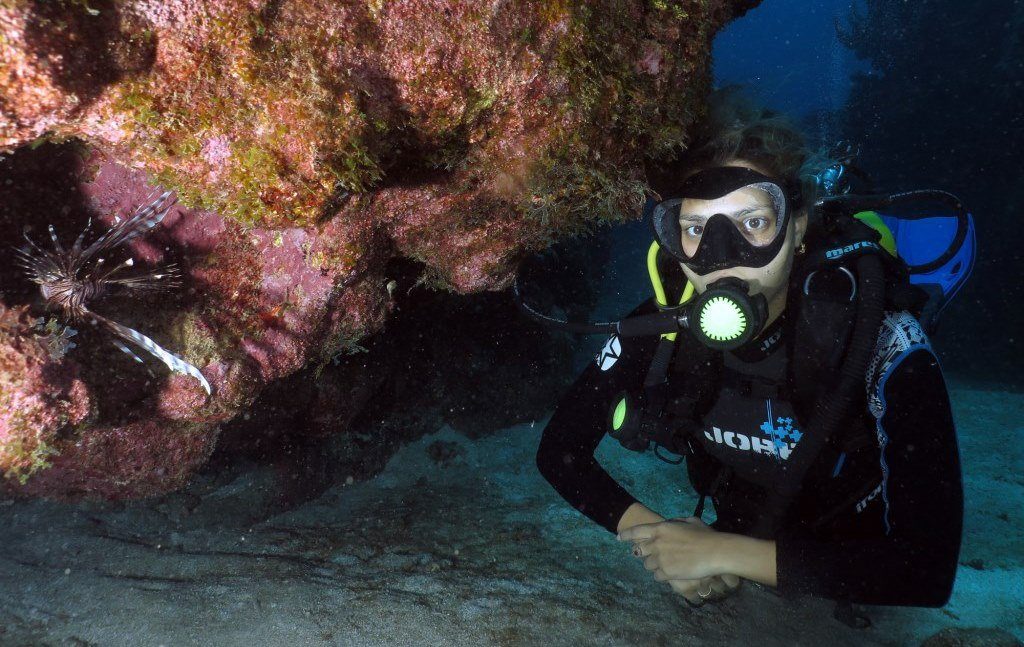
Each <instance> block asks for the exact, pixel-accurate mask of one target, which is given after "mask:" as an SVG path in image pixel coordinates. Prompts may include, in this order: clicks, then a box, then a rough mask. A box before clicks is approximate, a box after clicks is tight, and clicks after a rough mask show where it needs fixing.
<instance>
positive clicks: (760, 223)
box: [743, 216, 769, 231]
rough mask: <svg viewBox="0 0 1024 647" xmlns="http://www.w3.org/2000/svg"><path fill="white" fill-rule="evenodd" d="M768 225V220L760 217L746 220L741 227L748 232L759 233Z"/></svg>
mask: <svg viewBox="0 0 1024 647" xmlns="http://www.w3.org/2000/svg"><path fill="white" fill-rule="evenodd" d="M768 224H769V223H768V219H767V218H763V217H761V216H755V217H753V218H747V219H746V220H744V221H743V225H744V226H745V227H746V228H747V229H748V230H750V231H760V230H762V229H765V228H767V227H768Z"/></svg>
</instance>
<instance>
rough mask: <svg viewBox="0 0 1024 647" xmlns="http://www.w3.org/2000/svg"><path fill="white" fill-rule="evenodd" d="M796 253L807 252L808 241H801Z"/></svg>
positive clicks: (802, 253)
mask: <svg viewBox="0 0 1024 647" xmlns="http://www.w3.org/2000/svg"><path fill="white" fill-rule="evenodd" d="M796 253H797V254H800V255H801V256H803V255H804V254H806V253H807V243H800V247H797V249H796Z"/></svg>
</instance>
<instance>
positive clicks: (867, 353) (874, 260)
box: [753, 254, 885, 538]
mask: <svg viewBox="0 0 1024 647" xmlns="http://www.w3.org/2000/svg"><path fill="white" fill-rule="evenodd" d="M857 276H858V278H859V281H858V283H859V285H858V289H857V294H858V299H857V318H856V320H855V323H854V328H853V333H852V334H851V336H850V343H849V346H848V347H847V351H846V361H845V362H843V365H842V367H841V368H840V378H839V384H838V386H837V387H836V390H835V391H834V393H833V395H832V396H831V397H826V398H822V400H820V401H819V403H818V406H816V407H815V409H814V413H813V414H812V417H811V422H810V425H809V426H808V430H807V432H806V433H805V434H804V435H803V436H801V438H800V442H798V443H797V444H796V447H794V448H793V452H792V453H791V454H790V455H789V458H788V459H787V461H786V464H785V465H784V470H785V472H787V474H786V476H785V477H784V478H781V479H779V484H778V485H777V486H776V487H775V488H774V489H773V490H771V491H770V492H769V495H768V500H767V502H766V507H767V513H768V514H764V515H761V516H760V518H759V519H758V521H757V523H756V524H755V526H754V529H753V533H754V536H756V537H760V538H771V537H774V536H775V534H776V533H777V532H778V530H779V527H780V524H781V523H782V521H783V520H784V519H785V516H786V513H787V512H788V511H789V509H790V507H791V506H792V504H793V501H794V500H795V499H796V497H797V495H798V494H799V493H800V489H801V488H802V487H803V484H804V483H803V481H804V477H805V476H806V475H807V472H808V470H809V469H810V468H811V464H812V463H813V462H814V460H815V459H816V458H817V457H818V455H819V454H820V453H821V450H822V449H823V448H824V446H825V443H827V442H828V440H829V438H830V437H831V436H832V434H833V433H835V432H836V430H837V429H838V427H839V425H840V423H841V422H842V421H843V419H844V417H845V415H846V413H847V411H848V410H849V408H850V405H851V403H853V402H854V401H855V400H856V399H857V391H858V390H859V389H863V388H864V381H865V375H866V373H867V369H868V364H869V363H870V361H871V355H872V352H873V350H874V347H875V343H876V342H877V340H878V331H879V328H880V327H881V325H882V317H883V316H884V314H885V270H884V267H883V265H882V260H881V259H880V258H879V257H878V256H877V255H875V254H866V255H864V256H861V257H860V258H858V259H857Z"/></svg>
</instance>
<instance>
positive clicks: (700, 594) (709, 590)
mask: <svg viewBox="0 0 1024 647" xmlns="http://www.w3.org/2000/svg"><path fill="white" fill-rule="evenodd" d="M711 590H712V587H711V585H708V592H707V593H701V592H700V589H697V595H699V596H700V597H702V598H706V597H708V596H709V595H711Z"/></svg>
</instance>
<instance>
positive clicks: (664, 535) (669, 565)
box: [618, 517, 722, 590]
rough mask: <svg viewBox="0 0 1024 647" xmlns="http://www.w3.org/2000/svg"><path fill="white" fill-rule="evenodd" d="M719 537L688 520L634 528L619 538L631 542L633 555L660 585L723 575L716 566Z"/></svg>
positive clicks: (620, 534) (621, 533)
mask: <svg viewBox="0 0 1024 647" xmlns="http://www.w3.org/2000/svg"><path fill="white" fill-rule="evenodd" d="M716 535H717V533H716V531H715V530H714V529H712V528H711V527H709V526H708V525H707V524H705V523H704V522H703V521H701V520H700V519H698V518H697V517H686V518H683V519H673V520H670V521H662V522H660V523H647V524H641V525H638V526H633V527H632V528H627V529H625V530H623V531H622V532H620V533H619V535H618V538H619V540H620V541H632V542H633V544H634V546H633V554H634V555H636V556H637V557H642V558H643V560H644V568H646V569H647V570H649V571H651V572H652V573H653V574H654V579H656V580H658V581H659V582H668V581H669V580H701V579H705V578H710V577H712V576H715V575H721V574H722V573H720V572H718V571H719V567H718V564H717V563H716V556H717V553H716V549H717V548H718V537H716ZM705 586H706V585H705ZM701 590H707V589H706V588H705V589H701Z"/></svg>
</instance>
